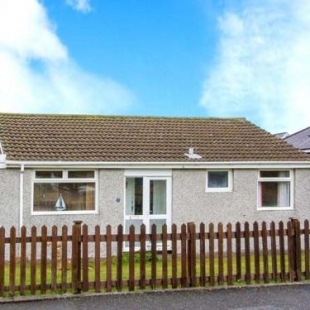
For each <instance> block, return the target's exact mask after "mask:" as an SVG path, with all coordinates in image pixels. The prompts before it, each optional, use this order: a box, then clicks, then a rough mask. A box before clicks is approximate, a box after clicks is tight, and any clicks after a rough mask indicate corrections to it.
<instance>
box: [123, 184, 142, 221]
mask: <svg viewBox="0 0 310 310" xmlns="http://www.w3.org/2000/svg"><path fill="white" fill-rule="evenodd" d="M142 195H143V178H126V215H142V206H143V196H142Z"/></svg>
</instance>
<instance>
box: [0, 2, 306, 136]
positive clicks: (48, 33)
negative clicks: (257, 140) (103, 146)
mask: <svg viewBox="0 0 310 310" xmlns="http://www.w3.org/2000/svg"><path fill="white" fill-rule="evenodd" d="M0 68H2V69H1V71H0V112H23V113H72V114H75V113H83V114H117V115H154V116H191V117H194V116H197V117H246V118H247V119H248V120H250V121H252V122H253V123H255V124H256V125H258V126H260V127H262V128H264V129H266V130H268V131H271V132H280V131H288V132H290V133H293V132H294V131H297V130H299V129H302V128H303V127H308V126H309V125H310V117H309V114H308V113H307V112H310V108H309V106H310V105H309V101H310V1H308V0H298V1H285V0H261V1H256V0H238V1H233V0H213V1H212V0H157V1H153V0H152V1H151V0H144V1H137V0H135V1H134V0H41V1H39V0H23V1H20V0H0ZM307 114H308V115H307Z"/></svg>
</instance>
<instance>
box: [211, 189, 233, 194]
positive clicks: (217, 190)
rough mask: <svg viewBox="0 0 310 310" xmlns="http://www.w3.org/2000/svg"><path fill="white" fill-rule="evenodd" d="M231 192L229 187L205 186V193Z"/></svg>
mask: <svg viewBox="0 0 310 310" xmlns="http://www.w3.org/2000/svg"><path fill="white" fill-rule="evenodd" d="M227 192H232V189H231V188H207V189H206V193H227Z"/></svg>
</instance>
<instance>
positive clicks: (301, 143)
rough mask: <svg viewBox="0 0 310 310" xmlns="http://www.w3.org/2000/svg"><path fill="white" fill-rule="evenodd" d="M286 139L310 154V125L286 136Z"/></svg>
mask: <svg viewBox="0 0 310 310" xmlns="http://www.w3.org/2000/svg"><path fill="white" fill-rule="evenodd" d="M284 141H286V142H287V143H289V144H291V145H293V146H294V147H296V148H298V149H300V150H302V151H304V152H306V153H308V154H310V127H307V128H305V129H302V130H300V131H298V132H295V133H293V134H291V135H288V136H286V137H285V138H284Z"/></svg>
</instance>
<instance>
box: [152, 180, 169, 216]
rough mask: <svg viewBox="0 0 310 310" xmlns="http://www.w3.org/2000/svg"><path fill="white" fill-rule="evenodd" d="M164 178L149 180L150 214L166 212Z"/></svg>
mask: <svg viewBox="0 0 310 310" xmlns="http://www.w3.org/2000/svg"><path fill="white" fill-rule="evenodd" d="M166 207H167V202H166V180H151V181H150V206H149V211H150V214H166V213H167V211H166V209H167V208H166Z"/></svg>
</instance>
